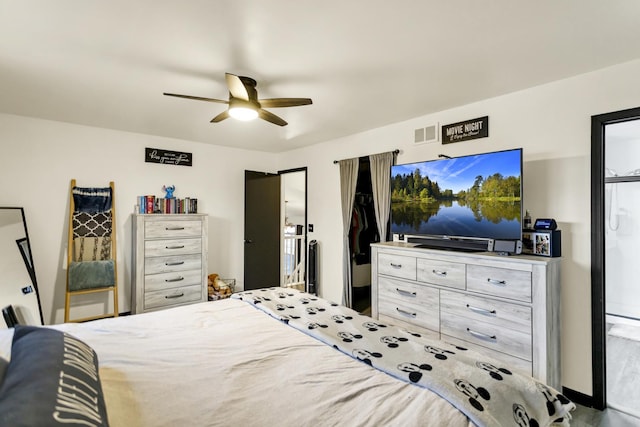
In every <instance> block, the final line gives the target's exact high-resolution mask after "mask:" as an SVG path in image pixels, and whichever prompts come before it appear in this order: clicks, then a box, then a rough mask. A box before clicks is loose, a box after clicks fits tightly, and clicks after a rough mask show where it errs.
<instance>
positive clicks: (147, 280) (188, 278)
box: [144, 270, 202, 292]
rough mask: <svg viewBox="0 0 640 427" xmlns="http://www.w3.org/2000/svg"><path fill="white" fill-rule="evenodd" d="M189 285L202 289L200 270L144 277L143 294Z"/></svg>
mask: <svg viewBox="0 0 640 427" xmlns="http://www.w3.org/2000/svg"><path fill="white" fill-rule="evenodd" d="M189 285H198V286H200V287H201V288H202V270H188V271H177V272H174V273H160V274H149V275H146V276H144V290H145V292H149V291H159V290H165V289H172V288H179V287H183V286H189Z"/></svg>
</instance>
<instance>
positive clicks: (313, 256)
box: [307, 240, 319, 294]
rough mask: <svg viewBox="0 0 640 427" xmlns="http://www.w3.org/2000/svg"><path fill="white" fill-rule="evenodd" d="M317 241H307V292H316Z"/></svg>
mask: <svg viewBox="0 0 640 427" xmlns="http://www.w3.org/2000/svg"><path fill="white" fill-rule="evenodd" d="M318 255H319V254H318V241H317V240H312V241H310V242H309V275H308V280H307V292H309V293H310V294H317V293H318Z"/></svg>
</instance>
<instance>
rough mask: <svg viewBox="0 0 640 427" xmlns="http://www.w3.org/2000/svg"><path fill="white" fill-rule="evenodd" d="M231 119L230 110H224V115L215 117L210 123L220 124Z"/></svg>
mask: <svg viewBox="0 0 640 427" xmlns="http://www.w3.org/2000/svg"><path fill="white" fill-rule="evenodd" d="M228 118H229V110H224V111H223V112H222V113H220V114H218V115H217V116H215V117H214V118H213V119H211V121H210V122H209V123H220V122H221V121H223V120H224V119H228Z"/></svg>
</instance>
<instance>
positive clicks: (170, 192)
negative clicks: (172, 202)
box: [162, 185, 176, 199]
mask: <svg viewBox="0 0 640 427" xmlns="http://www.w3.org/2000/svg"><path fill="white" fill-rule="evenodd" d="M162 191H166V192H167V195H166V196H164V198H165V199H173V192H174V191H176V186H175V185H170V186H168V187H167V186H166V185H163V186H162Z"/></svg>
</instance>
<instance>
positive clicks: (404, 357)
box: [232, 288, 575, 427]
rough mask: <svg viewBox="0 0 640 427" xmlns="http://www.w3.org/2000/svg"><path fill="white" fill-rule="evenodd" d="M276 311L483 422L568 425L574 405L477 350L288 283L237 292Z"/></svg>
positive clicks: (276, 315)
mask: <svg viewBox="0 0 640 427" xmlns="http://www.w3.org/2000/svg"><path fill="white" fill-rule="evenodd" d="M232 298H236V299H240V300H243V301H246V302H248V303H250V304H252V305H254V306H255V307H256V308H258V309H260V310H262V311H264V312H266V313H268V314H269V315H271V316H272V317H274V318H276V319H278V320H280V321H282V322H284V323H286V324H288V325H289V326H291V327H293V328H295V329H297V330H300V331H302V332H304V333H306V334H308V335H310V336H312V337H314V338H316V339H318V340H320V341H322V342H324V343H326V344H328V345H330V346H333V347H334V348H336V349H337V350H339V351H341V352H343V353H345V354H347V355H349V356H351V357H353V358H355V359H357V360H359V361H361V362H363V363H366V364H368V365H370V366H372V367H373V368H376V369H378V370H381V371H383V372H385V373H387V374H389V375H391V376H393V377H396V378H398V379H400V380H403V381H406V382H409V383H412V384H415V385H416V386H420V387H424V388H426V389H429V390H431V391H433V392H435V393H437V394H438V395H440V396H441V397H442V398H444V399H446V400H447V401H449V402H450V403H451V404H453V405H454V406H455V407H456V408H458V409H459V410H460V411H461V412H463V413H464V414H465V415H466V416H467V417H469V419H470V420H471V421H472V422H473V423H475V424H476V425H478V426H492V427H493V426H522V427H525V426H530V427H536V426H550V425H560V426H568V425H569V420H570V419H571V414H570V411H572V410H573V409H574V408H575V405H574V404H573V403H572V402H570V401H569V400H568V399H567V398H566V397H564V396H563V395H562V394H560V393H559V392H558V391H556V390H554V389H552V388H550V387H548V386H546V385H544V384H542V383H540V382H538V381H536V380H535V379H533V378H531V377H528V376H524V375H521V374H518V373H516V372H512V370H511V369H509V367H508V366H503V364H501V363H500V362H497V361H495V360H493V359H490V358H488V357H487V356H484V355H483V354H481V353H479V352H475V351H472V350H468V349H466V348H463V347H460V346H454V345H451V344H448V343H445V342H443V341H440V340H434V339H431V338H428V337H425V336H421V335H420V334H419V333H416V332H414V331H410V330H407V329H404V328H401V327H397V326H394V325H390V324H384V323H381V322H378V321H375V320H373V319H372V318H370V317H368V316H364V315H361V314H359V313H358V312H356V311H354V310H352V309H350V308H347V307H344V306H341V305H339V304H336V303H332V302H330V301H327V300H324V299H322V298H319V297H316V296H314V295H311V294H308V293H304V292H300V291H297V290H293V289H288V288H269V289H260V290H255V291H246V292H240V293H237V294H234V295H233V296H232Z"/></svg>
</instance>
